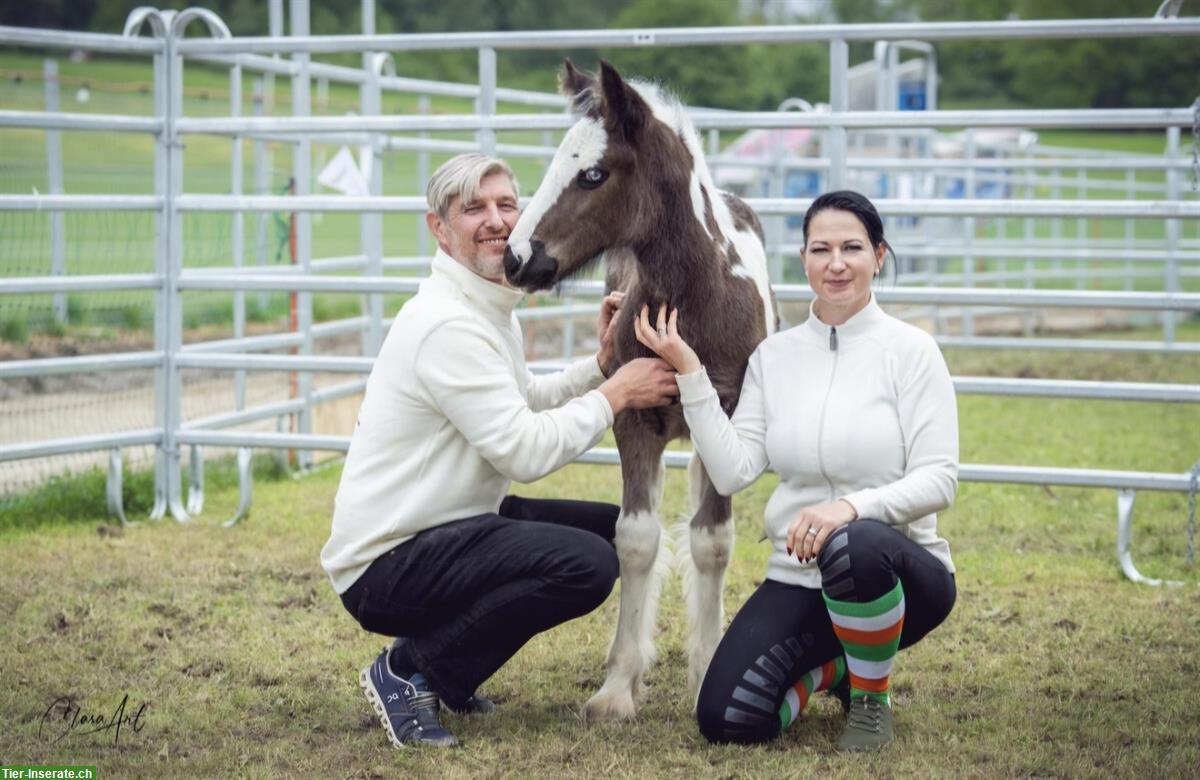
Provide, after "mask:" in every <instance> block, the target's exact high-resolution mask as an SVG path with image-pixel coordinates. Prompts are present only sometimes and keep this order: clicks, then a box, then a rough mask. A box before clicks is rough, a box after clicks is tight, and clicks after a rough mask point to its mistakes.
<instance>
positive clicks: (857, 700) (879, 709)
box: [838, 696, 892, 753]
mask: <svg viewBox="0 0 1200 780" xmlns="http://www.w3.org/2000/svg"><path fill="white" fill-rule="evenodd" d="M891 741H892V708H891V707H890V706H889V705H887V704H884V703H883V702H881V701H879V700H878V699H873V698H871V697H870V696H855V697H854V698H852V699H851V700H850V713H849V715H848V717H847V718H846V730H845V731H843V732H842V737H841V739H839V740H838V750H845V751H849V752H852V753H858V752H867V751H872V750H879V749H880V748H882V747H883V746H884V745H886V744H887V743H889V742H891Z"/></svg>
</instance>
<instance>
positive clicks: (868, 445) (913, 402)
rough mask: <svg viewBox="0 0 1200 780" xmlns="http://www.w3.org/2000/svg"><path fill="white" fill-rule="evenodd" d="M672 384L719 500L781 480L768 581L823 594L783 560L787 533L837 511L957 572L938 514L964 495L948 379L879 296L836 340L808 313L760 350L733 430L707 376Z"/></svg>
mask: <svg viewBox="0 0 1200 780" xmlns="http://www.w3.org/2000/svg"><path fill="white" fill-rule="evenodd" d="M835 331H836V333H835ZM677 382H678V383H679V390H680V400H681V401H682V403H683V409H684V415H685V417H686V418H687V423H688V426H689V427H690V428H691V432H692V443H693V445H694V446H695V448H696V451H697V452H698V453H699V454H700V459H701V461H703V463H704V467H705V469H706V470H707V471H708V474H709V477H710V478H711V479H712V481H713V484H714V485H715V486H716V488H717V490H718V491H719V492H720V493H722V494H724V495H730V494H732V493H735V492H737V491H738V490H741V489H742V488H744V487H746V486H748V485H749V484H751V483H752V482H754V481H755V480H756V479H758V477H759V475H761V474H762V473H763V471H765V470H766V469H767V468H772V469H774V470H775V471H776V472H778V473H779V478H780V479H779V487H778V488H776V490H775V492H774V493H773V494H772V495H771V498H770V500H769V501H768V502H767V507H766V512H765V517H764V521H765V525H766V532H767V537H768V539H769V540H770V542H771V544H772V546H773V548H774V549H773V550H772V552H771V557H770V559H769V561H768V563H767V577H768V578H769V579H772V580H776V581H779V582H784V583H789V584H793V585H803V586H805V587H809V588H820V587H821V573H820V571H819V570H818V569H817V567H816V564H815V562H810V563H807V564H802V563H800V562H799V561H798V560H797V559H796V557H795V556H794V555H790V556H789V555H788V554H787V550H786V544H787V529H788V526H789V525H791V522H792V521H793V520H794V519H795V517H796V514H797V512H799V510H800V509H802V508H804V507H806V506H811V505H813V504H819V503H823V502H827V501H836V500H838V499H845V500H846V501H848V502H849V503H850V504H851V505H852V506H853V507H854V509H855V510H856V511H857V512H858V516H859V517H860V518H874V519H876V520H881V521H883V522H884V523H888V524H889V525H892V526H894V527H895V528H896V529H897V530H899V531H900V532H902V533H904V534H905V535H907V536H908V537H909V538H910V539H912V540H913V541H915V542H916V543H917V544H920V545H921V546H923V547H924V548H925V549H927V550H928V551H929V552H930V553H932V554H933V556H934V557H935V558H937V559H938V560H939V561H941V562H942V564H943V565H944V566H945V567H946V569H947V570H949V571H951V572H953V571H954V564H953V562H952V561H951V559H950V546H949V545H948V544H947V543H946V540H944V539H942V538H941V537H939V536H938V533H937V516H936V515H935V514H934V513H935V512H937V511H938V510H940V509H944V508H946V507H948V506H949V505H950V503H951V502H952V501H953V500H954V494H955V491H956V490H957V486H958V410H957V407H956V404H955V396H954V386H953V384H952V382H951V380H950V372H949V371H948V370H947V368H946V362H945V360H943V358H942V354H941V352H940V351H939V350H938V347H937V344H936V343H935V342H934V340H933V338H932V337H930V336H929V334H927V333H925V332H924V331H922V330H920V329H919V328H916V327H913V326H912V325H908V324H907V323H904V322H901V321H900V320H898V319H896V318H894V317H891V316H889V315H888V314H886V313H884V311H883V310H882V309H880V308H879V306H878V305H877V304H876V303H875V298H874V296H872V297H871V300H870V302H869V303H868V304H867V306H866V308H864V309H863V310H862V311H860V312H858V313H857V314H855V315H854V316H853V317H851V318H850V319H849V320H847V321H846V322H845V323H843V324H842V325H838V326H837V327H836V328H831V327H830V326H828V325H825V324H824V323H822V322H821V321H820V320H819V319H817V317H816V315H815V314H813V313H812V312H811V311H810V313H809V317H808V320H807V321H806V322H805V323H804V324H802V325H798V326H796V327H794V328H792V329H790V330H786V331H782V332H780V333H777V334H775V335H773V336H771V337H770V338H768V339H767V340H766V341H764V342H762V343H761V344H759V346H758V349H757V350H755V352H754V354H753V355H752V356H751V357H750V364H749V366H748V368H747V370H746V378H745V381H744V382H743V383H742V394H741V398H740V400H739V401H738V406H737V409H736V411H735V412H734V414H733V417H732V419H731V418H729V417H727V416H726V415H725V412H724V411H723V410H722V409H721V405H720V402H719V400H718V398H717V393H716V391H715V390H714V389H713V386H712V383H711V382H710V381H709V379H708V375H707V373H706V372H704V371H703V370H701V371H696V372H695V373H692V374H685V375H681V376H679V377H677Z"/></svg>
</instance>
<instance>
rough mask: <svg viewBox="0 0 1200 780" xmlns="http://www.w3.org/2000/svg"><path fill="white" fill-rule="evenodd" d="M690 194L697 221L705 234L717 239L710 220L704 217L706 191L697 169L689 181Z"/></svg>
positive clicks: (713, 239) (711, 238)
mask: <svg viewBox="0 0 1200 780" xmlns="http://www.w3.org/2000/svg"><path fill="white" fill-rule="evenodd" d="M688 194H689V195H691V196H692V212H693V213H694V214H695V215H696V221H697V222H699V223H700V227H702V228H704V235H706V236H708V237H709V239H710V240H712V241H715V240H716V239H715V238H713V234H712V233H710V232H709V230H708V220H707V219H705V218H704V212H705V205H704V191H703V190H702V189H701V185H700V176H699V174H697V173H696V171H695V170H693V171H692V179H691V181H690V182H689V183H688Z"/></svg>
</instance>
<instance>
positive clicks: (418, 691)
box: [358, 649, 458, 748]
mask: <svg viewBox="0 0 1200 780" xmlns="http://www.w3.org/2000/svg"><path fill="white" fill-rule="evenodd" d="M387 659H388V650H387V649H385V650H384V651H383V652H382V653H380V654H379V657H378V658H376V659H375V662H374V663H372V664H371V665H370V666H368V667H367V668H365V669H363V670H362V672H360V673H359V675H358V682H359V685H361V686H362V689H363V694H364V695H365V696H366V697H367V701H369V702H370V703H371V707H372V708H373V709H374V710H375V713H376V714H377V715H378V716H379V722H380V723H382V724H383V728H384V729H385V730H386V731H387V734H388V740H389V741H391V743H392V744H393V745H395V746H396V747H398V748H400V747H404V746H405V745H408V744H427V745H438V746H439V747H453V746H454V745H457V744H458V740H457V739H455V738H454V735H453V734H451V733H450V732H449V731H447V730H446V729H445V727H443V726H442V724H441V723H440V722H439V721H438V709H439V708H440V705H441V702H440V701H439V699H438V695H437V693H436V692H434V691H430V690H427V689H426V688H425V685H424V681H423V680H421V679H420V678H419V676H418V675H414V676H413V678H412V679H410V680H406V679H404V678H403V677H399V676H397V675H396V674H394V673H393V672H392V670H391V667H389V666H388V661H387Z"/></svg>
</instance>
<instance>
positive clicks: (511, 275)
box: [504, 246, 521, 282]
mask: <svg viewBox="0 0 1200 780" xmlns="http://www.w3.org/2000/svg"><path fill="white" fill-rule="evenodd" d="M519 270H521V261H520V260H518V259H517V256H516V255H515V254H513V251H512V247H511V246H505V247H504V275H505V276H506V277H507V278H508V280H509V281H510V282H512V281H516V277H517V271H519Z"/></svg>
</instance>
